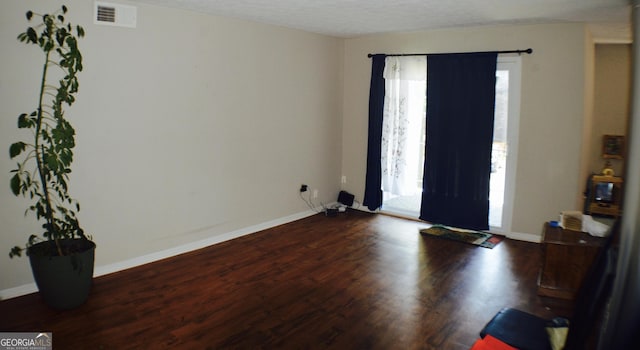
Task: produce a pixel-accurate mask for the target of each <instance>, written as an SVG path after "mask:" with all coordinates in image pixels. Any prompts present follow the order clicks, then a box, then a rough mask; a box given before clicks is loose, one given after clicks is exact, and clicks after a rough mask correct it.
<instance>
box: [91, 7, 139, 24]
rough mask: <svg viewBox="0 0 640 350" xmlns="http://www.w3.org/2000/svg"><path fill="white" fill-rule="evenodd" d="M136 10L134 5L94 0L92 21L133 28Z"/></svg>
mask: <svg viewBox="0 0 640 350" xmlns="http://www.w3.org/2000/svg"><path fill="white" fill-rule="evenodd" d="M137 10H138V9H137V8H136V7H134V6H128V5H122V4H114V3H110V2H102V1H96V2H95V14H94V17H93V19H94V20H93V22H94V23H95V24H102V25H107V26H116V27H129V28H135V27H136V16H137Z"/></svg>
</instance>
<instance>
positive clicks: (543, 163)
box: [342, 24, 588, 235]
mask: <svg viewBox="0 0 640 350" xmlns="http://www.w3.org/2000/svg"><path fill="white" fill-rule="evenodd" d="M585 35H586V29H585V27H584V26H583V25H581V24H549V25H522V26H502V27H483V28H465V29H451V30H438V31H428V32H414V33H401V34H389V35H373V36H367V37H360V38H354V39H348V40H346V41H345V48H344V50H345V63H344V72H345V73H344V74H345V75H344V79H345V86H344V103H343V115H344V126H343V140H344V141H343V157H342V169H343V170H342V171H343V174H344V175H346V176H347V179H348V183H347V184H346V186H344V187H345V188H346V189H347V190H349V191H352V192H353V193H354V194H356V197H357V198H359V199H360V200H361V199H362V196H363V194H364V186H365V180H364V179H365V174H366V154H367V123H368V122H367V118H368V116H367V113H368V102H367V101H368V98H369V82H370V75H371V61H370V59H369V58H367V54H368V53H423V52H424V53H437V52H468V51H489V50H511V49H526V48H529V47H530V48H533V54H532V55H523V57H522V98H521V113H520V134H519V145H518V152H519V154H518V167H517V175H516V193H515V205H514V208H513V223H512V231H514V232H515V233H524V234H529V235H539V234H540V233H541V230H542V225H543V223H544V222H545V221H548V220H553V219H557V217H558V214H559V212H560V211H561V210H567V209H579V208H577V207H576V205H577V203H578V202H579V201H578V198H580V197H581V192H582V186H583V182H584V179H582V177H581V176H580V170H581V166H582V165H581V153H580V150H581V147H582V142H583V133H582V130H583V122H584V116H585V105H586V104H585V84H586V82H585V57H584V56H585V45H587V42H588V40H585Z"/></svg>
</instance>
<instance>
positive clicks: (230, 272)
mask: <svg viewBox="0 0 640 350" xmlns="http://www.w3.org/2000/svg"><path fill="white" fill-rule="evenodd" d="M424 226H425V224H423V223H420V222H415V221H410V220H405V219H400V218H394V217H389V216H384V215H372V214H367V213H363V212H358V211H349V212H347V213H344V214H340V215H339V216H338V217H325V216H323V215H315V216H312V217H309V218H306V219H303V220H299V221H296V222H293V223H289V224H286V225H282V226H279V227H276V228H272V229H269V230H266V231H262V232H259V233H255V234H252V235H248V236H244V237H241V238H238V239H235V240H231V241H227V242H224V243H221V244H217V245H214V246H211V247H207V248H204V249H201V250H198V251H194V252H190V253H187V254H183V255H180V256H177V257H173V258H170V259H166V260H162V261H159V262H155V263H152V264H147V265H144V266H140V267H136V268H133V269H129V270H126V271H121V272H118V273H114V274H110V275H106V276H102V277H98V278H95V280H94V285H93V288H92V292H91V296H90V298H89V301H88V302H87V303H86V304H85V305H83V306H81V307H80V308H78V309H75V310H71V311H54V310H51V309H49V308H48V307H47V306H45V305H44V304H43V303H42V301H41V300H40V297H39V295H38V294H31V295H27V296H23V297H19V298H14V299H9V300H5V301H2V302H0V331H47V332H53V344H54V349H167V348H171V349H203V348H205V349H206V348H211V349H220V348H241V349H253V348H279V349H289V348H294V349H295V348H307V349H308V348H335V349H469V347H470V346H471V345H472V343H473V342H474V341H475V339H476V338H478V332H479V331H480V330H481V329H482V327H483V326H484V324H485V323H486V322H487V321H489V319H490V318H491V317H492V316H493V315H494V314H495V313H496V312H497V311H498V310H500V309H501V308H502V307H505V306H509V307H517V308H519V309H522V310H524V311H529V312H531V313H534V314H537V315H539V316H543V317H552V316H557V315H565V316H566V313H567V312H568V308H567V307H566V305H563V304H562V303H559V304H557V305H555V306H554V305H551V306H549V305H547V304H546V302H547V301H548V300H546V299H543V298H540V297H538V296H537V295H536V279H537V274H538V270H539V267H540V264H541V247H540V245H538V244H534V243H527V242H519V241H513V240H505V241H503V242H502V243H500V244H499V245H498V246H497V247H495V248H494V249H486V248H481V247H475V246H472V245H466V244H462V243H457V242H452V241H446V240H439V239H437V238H431V237H423V236H421V235H420V234H419V232H418V229H419V228H421V227H424ZM541 227H542V223H541ZM97 254H100V247H98V250H97Z"/></svg>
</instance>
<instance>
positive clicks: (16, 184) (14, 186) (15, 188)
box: [11, 174, 20, 196]
mask: <svg viewBox="0 0 640 350" xmlns="http://www.w3.org/2000/svg"><path fill="white" fill-rule="evenodd" d="M11 192H13V194H14V195H16V196H17V195H19V194H20V176H19V175H18V174H15V175H13V177H12V178H11Z"/></svg>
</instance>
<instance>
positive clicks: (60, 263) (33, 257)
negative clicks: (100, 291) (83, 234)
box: [27, 239, 96, 310]
mask: <svg viewBox="0 0 640 350" xmlns="http://www.w3.org/2000/svg"><path fill="white" fill-rule="evenodd" d="M60 245H61V246H62V247H63V251H70V252H71V253H70V254H69V255H65V256H59V255H58V254H57V253H56V251H57V250H56V248H55V243H54V242H53V241H45V242H39V243H36V244H34V245H32V246H31V247H29V249H28V250H27V253H28V255H29V261H30V262H31V270H32V272H33V278H34V279H35V281H36V285H37V286H38V290H39V291H40V295H42V298H43V299H44V301H45V303H46V304H47V305H49V306H51V307H52V308H54V309H58V310H68V309H73V308H76V307H78V306H80V305H82V304H84V302H85V301H87V298H88V297H89V291H90V290H91V284H92V281H93V266H94V260H95V249H96V245H95V243H93V242H92V241H90V240H86V239H64V240H60Z"/></svg>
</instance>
